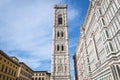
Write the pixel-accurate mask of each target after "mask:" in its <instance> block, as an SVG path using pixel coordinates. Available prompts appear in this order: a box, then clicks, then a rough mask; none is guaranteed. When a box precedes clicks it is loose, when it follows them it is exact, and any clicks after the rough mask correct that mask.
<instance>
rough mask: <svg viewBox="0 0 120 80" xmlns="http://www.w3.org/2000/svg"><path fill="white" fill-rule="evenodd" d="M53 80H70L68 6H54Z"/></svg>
mask: <svg viewBox="0 0 120 80" xmlns="http://www.w3.org/2000/svg"><path fill="white" fill-rule="evenodd" d="M54 11H55V12H54V27H53V50H52V64H51V66H52V67H51V80H70V59H69V49H68V21H67V5H62V4H60V5H55V6H54Z"/></svg>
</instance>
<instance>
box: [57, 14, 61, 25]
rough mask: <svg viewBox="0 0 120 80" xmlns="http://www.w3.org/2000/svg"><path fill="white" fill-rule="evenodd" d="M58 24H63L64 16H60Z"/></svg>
mask: <svg viewBox="0 0 120 80" xmlns="http://www.w3.org/2000/svg"><path fill="white" fill-rule="evenodd" d="M58 24H62V15H58Z"/></svg>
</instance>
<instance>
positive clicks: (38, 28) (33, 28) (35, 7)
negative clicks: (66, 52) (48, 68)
mask: <svg viewBox="0 0 120 80" xmlns="http://www.w3.org/2000/svg"><path fill="white" fill-rule="evenodd" d="M58 2H59V1H57V0H55V1H52V0H42V1H41V0H34V2H33V0H26V1H24V2H22V1H18V0H16V1H14V0H7V1H6V2H5V1H4V0H1V1H0V3H1V6H0V32H1V33H2V34H0V43H1V45H0V48H1V49H3V50H6V51H7V52H8V54H9V55H15V56H16V57H18V58H19V59H20V61H24V62H25V63H27V64H28V65H30V67H32V68H33V69H35V68H37V67H39V66H40V65H41V61H42V60H51V53H52V49H51V48H52V27H53V22H52V21H53V6H54V4H56V3H58ZM6 4H7V5H6ZM68 13H69V16H68V17H69V20H73V19H74V18H75V17H76V16H77V15H78V12H77V10H75V9H74V8H73V9H70V11H68ZM20 52H21V53H20ZM19 55H25V56H24V57H19ZM26 55H27V56H26ZM28 55H29V57H28ZM49 64H50V63H49Z"/></svg>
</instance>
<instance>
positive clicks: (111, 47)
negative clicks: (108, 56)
mask: <svg viewBox="0 0 120 80" xmlns="http://www.w3.org/2000/svg"><path fill="white" fill-rule="evenodd" d="M109 46H110V50H111V51H114V49H113V46H112V44H111V43H110V42H109Z"/></svg>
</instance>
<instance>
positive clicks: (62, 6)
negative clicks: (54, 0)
mask: <svg viewBox="0 0 120 80" xmlns="http://www.w3.org/2000/svg"><path fill="white" fill-rule="evenodd" d="M54 8H55V9H64V8H67V5H66V4H56V5H55V6H54Z"/></svg>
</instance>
